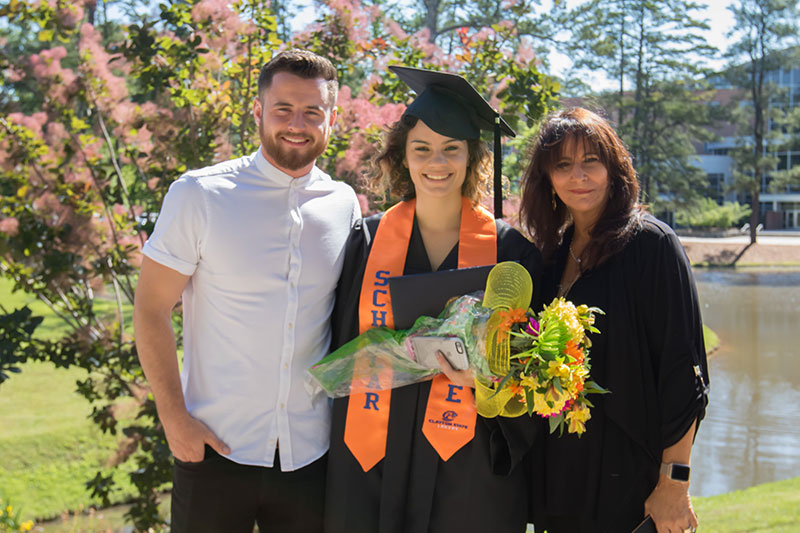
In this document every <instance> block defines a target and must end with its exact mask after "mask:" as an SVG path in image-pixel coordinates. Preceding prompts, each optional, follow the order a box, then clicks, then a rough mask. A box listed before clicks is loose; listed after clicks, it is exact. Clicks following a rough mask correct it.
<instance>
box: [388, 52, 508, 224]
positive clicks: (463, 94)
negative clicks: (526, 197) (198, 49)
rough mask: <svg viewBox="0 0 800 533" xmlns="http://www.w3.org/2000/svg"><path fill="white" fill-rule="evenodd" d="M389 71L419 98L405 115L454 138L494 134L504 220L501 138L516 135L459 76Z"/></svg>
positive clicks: (498, 210)
mask: <svg viewBox="0 0 800 533" xmlns="http://www.w3.org/2000/svg"><path fill="white" fill-rule="evenodd" d="M389 69H390V70H391V71H392V72H394V73H395V74H397V76H398V77H399V78H400V79H401V80H403V81H404V82H405V83H406V84H408V86H409V87H411V89H413V90H414V92H416V93H417V95H418V96H417V98H416V99H415V100H414V101H413V102H411V103H410V104H409V105H408V108H407V109H406V112H405V113H404V114H403V116H406V115H408V116H412V117H416V118H418V119H420V120H422V121H423V122H424V123H425V124H426V125H427V126H428V127H429V128H430V129H432V130H433V131H435V132H436V133H438V134H440V135H446V136H447V137H452V138H454V139H480V130H488V131H493V132H494V213H495V218H502V217H503V189H502V182H501V175H502V153H501V146H500V135H501V134H505V135H508V136H510V137H514V136H516V133H515V132H514V130H513V129H511V126H509V125H508V123H507V122H506V121H505V120H503V118H502V117H501V116H500V114H499V113H498V112H497V111H495V110H494V108H492V106H491V105H489V102H487V101H486V100H485V99H484V98H483V97H482V96H481V95H480V93H478V91H476V90H475V87H473V86H472V85H471V84H470V83H469V82H468V81H467V80H465V79H464V78H462V77H461V76H459V75H458V74H451V73H449V72H437V71H434V70H423V69H419V68H411V67H400V66H391V67H389Z"/></svg>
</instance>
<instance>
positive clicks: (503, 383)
mask: <svg viewBox="0 0 800 533" xmlns="http://www.w3.org/2000/svg"><path fill="white" fill-rule="evenodd" d="M512 377H514V376H513V373H512V372H509V373H508V374H506V375H505V376H503V379H501V380H500V383H498V384H497V388H496V389H495V391H494V394H492V395H491V396H489V398H494V397H495V396H496V395H497V393H498V392H500V391H501V390H502V389H503V388H504V387H505V386H506V385H508V382H509V380H510V379H511V378H512Z"/></svg>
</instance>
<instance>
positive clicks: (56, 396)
mask: <svg viewBox="0 0 800 533" xmlns="http://www.w3.org/2000/svg"><path fill="white" fill-rule="evenodd" d="M84 375H85V372H83V371H81V370H79V369H69V370H64V369H56V368H54V367H53V366H52V365H51V364H49V363H38V362H33V363H26V364H24V365H22V373H20V374H19V375H13V376H12V377H11V379H9V380H8V381H7V382H5V383H4V384H3V385H2V386H0V487H2V489H1V490H2V493H3V494H4V496H5V497H6V498H10V499H11V500H13V501H15V502H17V507H18V508H19V509H21V511H22V517H23V518H24V519H29V518H37V519H46V518H53V517H56V516H59V515H60V514H61V513H62V512H63V511H64V510H66V509H78V508H79V507H80V506H81V505H83V506H86V505H88V504H90V503H99V502H93V501H92V499H91V498H90V497H89V492H88V491H87V489H86V487H85V483H86V481H88V480H89V479H91V478H93V477H94V475H95V473H96V472H97V470H98V469H100V468H103V467H104V466H105V465H107V464H108V461H109V459H110V458H111V457H112V456H113V454H114V452H115V451H116V449H117V442H118V440H117V437H115V436H113V435H107V434H103V433H101V432H100V430H99V429H97V427H96V426H95V425H94V424H93V423H92V421H91V420H89V418H87V417H88V415H89V413H90V412H91V407H90V406H89V404H88V402H87V401H86V400H85V399H84V398H83V397H82V396H80V395H78V394H77V393H75V392H74V390H75V380H76V379H78V378H80V377H82V376H84ZM114 476H115V479H116V480H117V481H119V482H120V484H121V485H120V486H121V487H122V488H123V490H122V491H121V492H120V493H118V494H116V497H115V501H123V500H124V498H125V497H126V496H128V495H129V494H131V493H132V492H131V486H130V482H129V481H128V479H127V472H126V471H124V470H123V469H122V468H117V469H116V470H115V472H114Z"/></svg>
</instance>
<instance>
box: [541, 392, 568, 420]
mask: <svg viewBox="0 0 800 533" xmlns="http://www.w3.org/2000/svg"><path fill="white" fill-rule="evenodd" d="M567 399H568V398H567V395H566V394H560V393H559V392H558V391H557V390H556V388H555V387H553V386H552V385H551V386H550V388H549V389H547V392H545V393H544V394H541V393H539V392H536V391H534V393H533V410H534V411H535V412H536V413H537V414H539V415H541V416H549V415H557V414H558V413H560V412H561V411H562V410H563V409H564V405H565V404H566V403H567Z"/></svg>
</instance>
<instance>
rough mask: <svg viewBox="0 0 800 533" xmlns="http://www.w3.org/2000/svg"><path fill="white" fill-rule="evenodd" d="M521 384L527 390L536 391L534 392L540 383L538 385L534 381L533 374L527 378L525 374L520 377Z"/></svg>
mask: <svg viewBox="0 0 800 533" xmlns="http://www.w3.org/2000/svg"><path fill="white" fill-rule="evenodd" d="M519 382H520V384H522V386H523V387H525V388H526V389H530V390H534V391H535V390H536V387H538V386H539V385H538V383H536V380H535V379H533V374H531V375H529V376H526V375H525V374H522V375H520V377H519Z"/></svg>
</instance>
